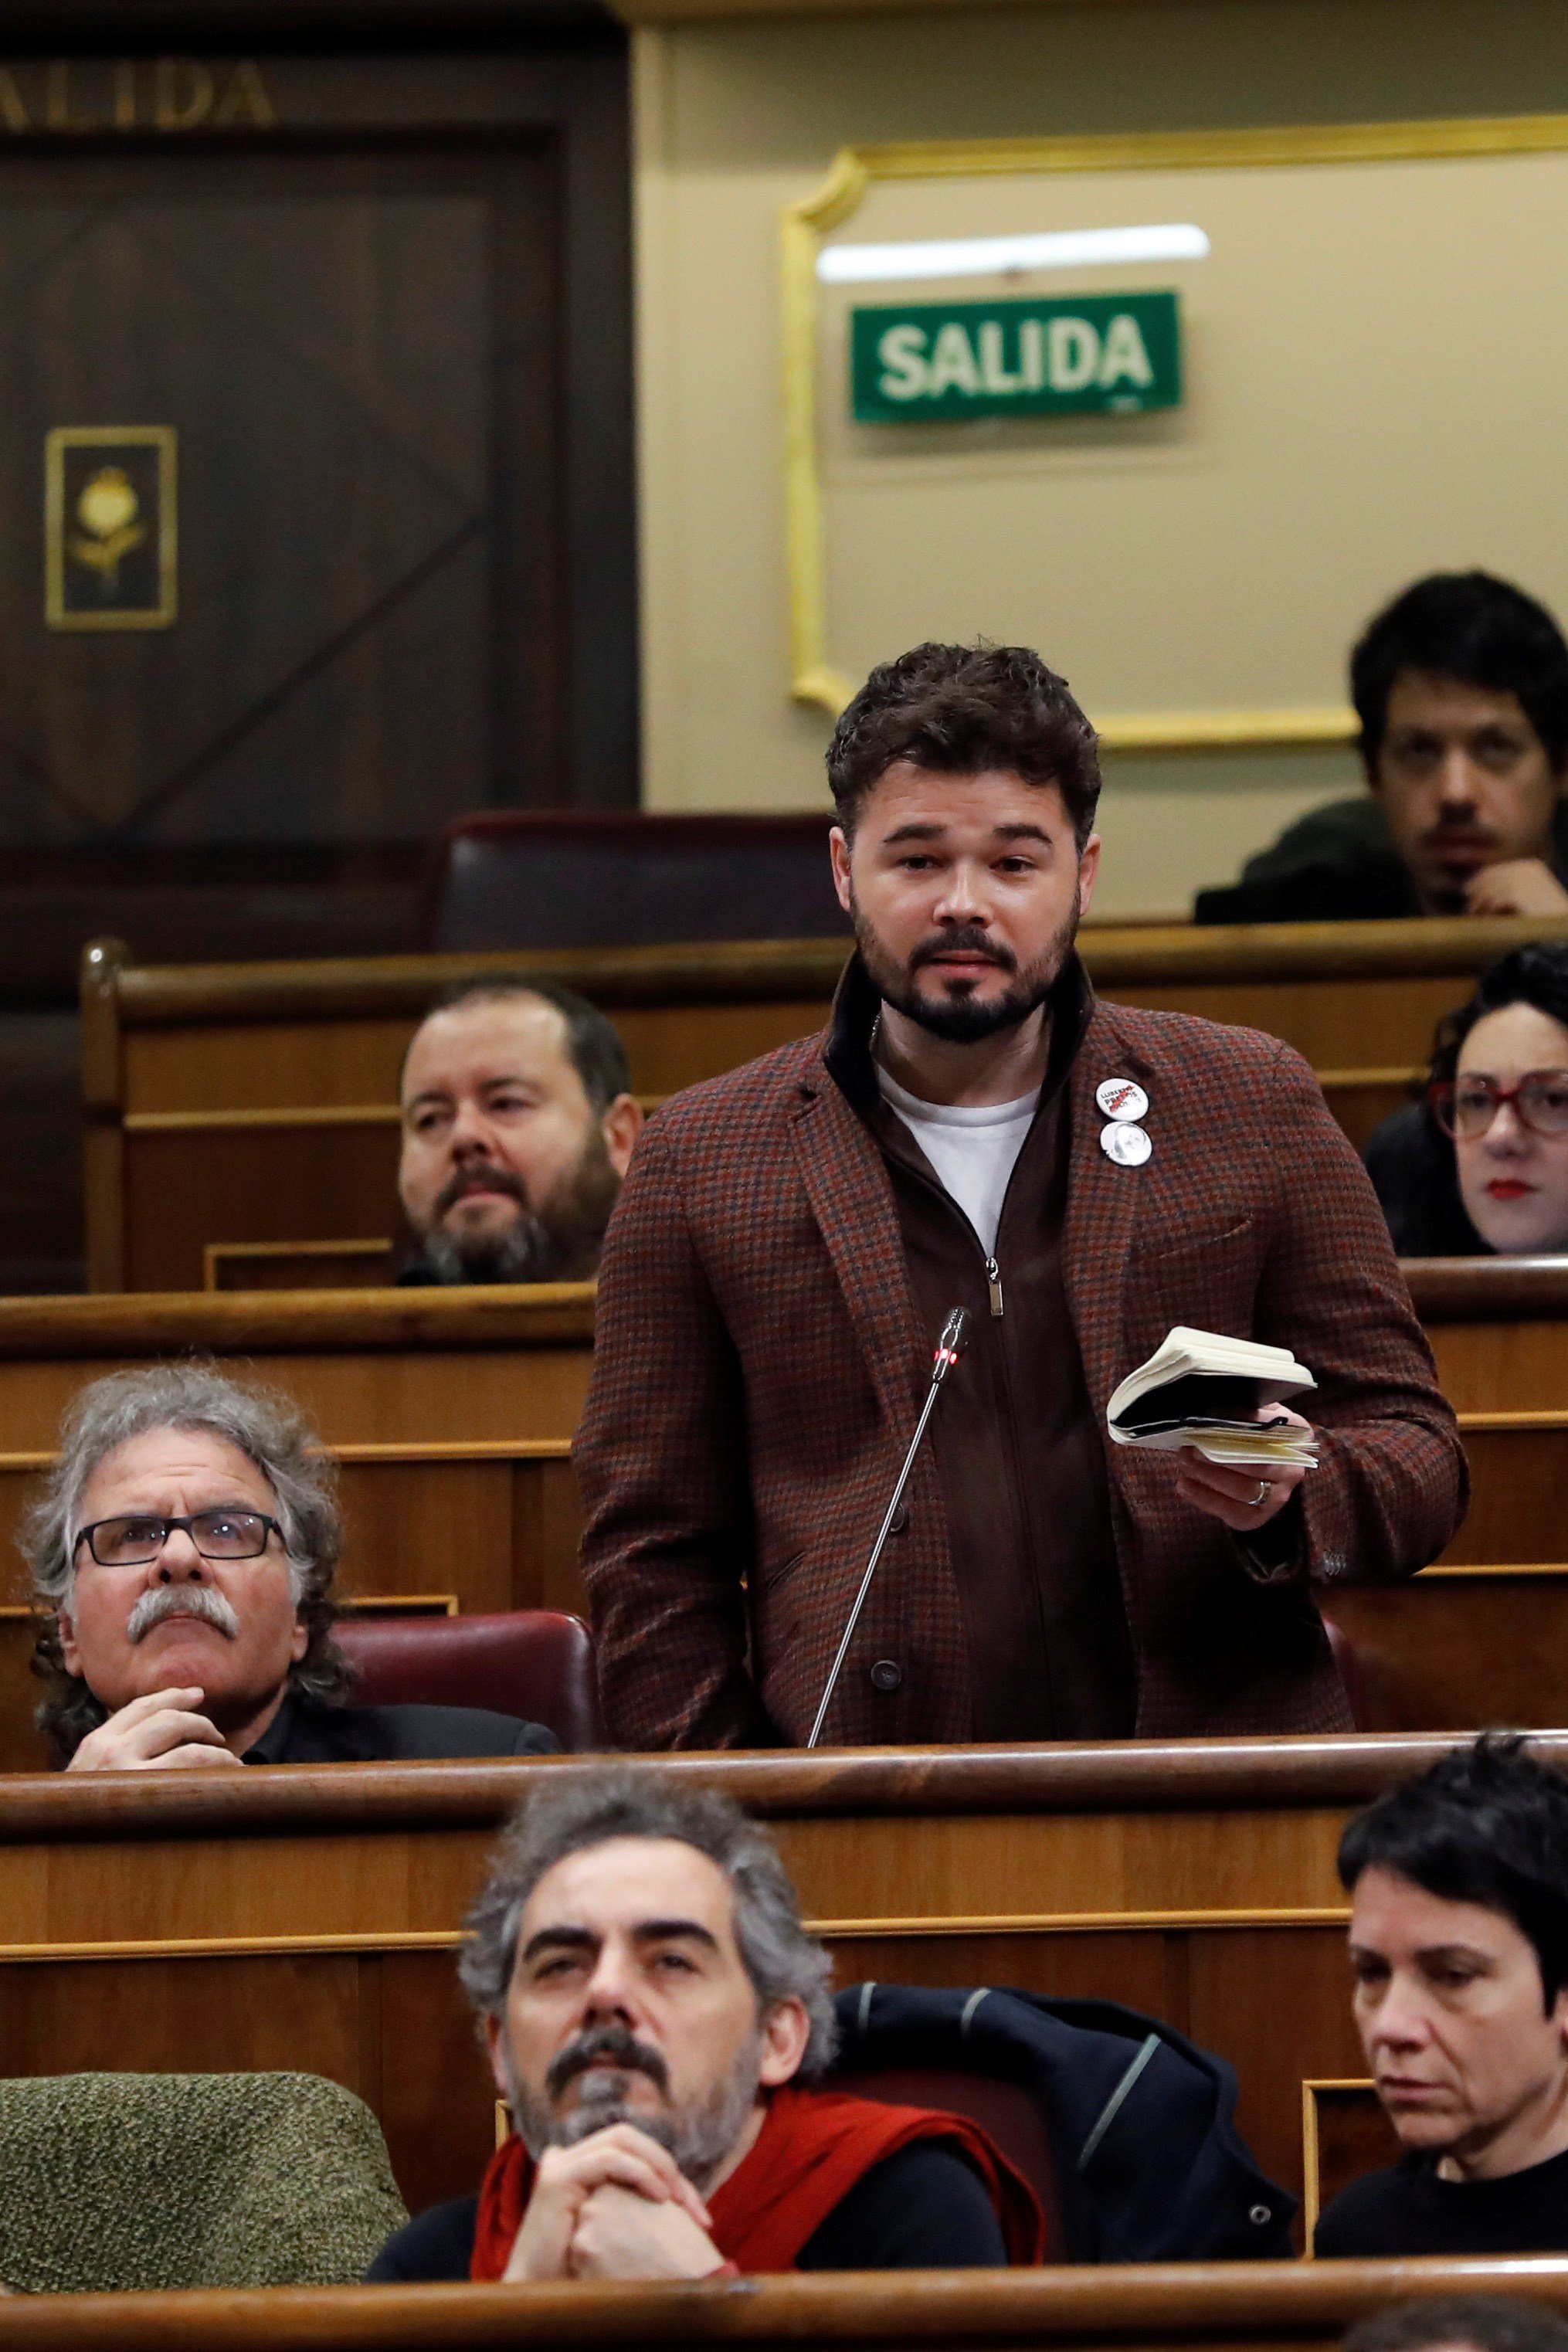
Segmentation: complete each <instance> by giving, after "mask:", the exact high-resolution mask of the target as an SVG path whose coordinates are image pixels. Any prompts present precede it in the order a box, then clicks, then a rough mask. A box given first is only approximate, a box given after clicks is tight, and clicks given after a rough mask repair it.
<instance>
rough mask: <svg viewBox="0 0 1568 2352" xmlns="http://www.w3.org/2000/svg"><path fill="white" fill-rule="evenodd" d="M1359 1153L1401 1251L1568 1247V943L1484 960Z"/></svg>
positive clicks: (1532, 1251) (1547, 1251)
mask: <svg viewBox="0 0 1568 2352" xmlns="http://www.w3.org/2000/svg"><path fill="white" fill-rule="evenodd" d="M1366 1164H1367V1168H1368V1170H1369V1171H1370V1172H1371V1176H1372V1181H1373V1184H1374V1185H1375V1186H1376V1188H1377V1195H1378V1198H1379V1200H1380V1201H1381V1202H1382V1203H1383V1209H1384V1215H1385V1216H1386V1217H1387V1219H1388V1223H1389V1230H1390V1232H1391V1233H1392V1234H1393V1235H1394V1246H1395V1248H1396V1249H1397V1250H1398V1252H1399V1254H1400V1255H1401V1257H1464V1256H1475V1255H1485V1254H1486V1253H1487V1252H1489V1251H1495V1252H1496V1253H1497V1254H1498V1255H1500V1256H1532V1255H1555V1254H1559V1253H1568V946H1563V947H1555V946H1545V945H1536V946H1532V947H1527V948H1515V949H1513V950H1512V951H1511V952H1510V954H1508V955H1505V956H1500V958H1499V959H1498V961H1497V962H1496V963H1494V964H1491V965H1489V967H1488V969H1487V970H1486V971H1484V972H1483V973H1482V974H1481V977H1480V981H1479V984H1478V986H1477V989H1476V992H1475V994H1474V996H1472V997H1471V999H1470V1001H1469V1003H1468V1004H1466V1005H1463V1006H1461V1008H1460V1009H1459V1011H1458V1012H1457V1013H1449V1014H1447V1017H1446V1018H1445V1019H1444V1020H1443V1021H1441V1022H1440V1023H1439V1024H1438V1027H1437V1035H1436V1046H1435V1050H1434V1052H1433V1055H1432V1067H1431V1072H1430V1076H1429V1080H1428V1083H1427V1086H1426V1093H1425V1097H1424V1099H1423V1100H1422V1101H1421V1102H1420V1103H1419V1104H1415V1105H1412V1106H1411V1108H1408V1109H1406V1110H1402V1111H1396V1112H1395V1113H1394V1117H1393V1118H1387V1119H1384V1123H1383V1125H1382V1126H1381V1127H1380V1128H1379V1129H1378V1130H1377V1132H1376V1134H1375V1135H1374V1136H1373V1139H1372V1141H1371V1142H1370V1143H1369V1144H1368V1146H1367V1150H1366Z"/></svg>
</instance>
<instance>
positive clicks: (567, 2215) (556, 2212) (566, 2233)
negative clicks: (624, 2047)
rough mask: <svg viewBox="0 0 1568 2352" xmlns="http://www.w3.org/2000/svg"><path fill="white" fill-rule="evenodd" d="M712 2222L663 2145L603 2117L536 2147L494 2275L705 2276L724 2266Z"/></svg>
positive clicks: (509, 2280)
mask: <svg viewBox="0 0 1568 2352" xmlns="http://www.w3.org/2000/svg"><path fill="white" fill-rule="evenodd" d="M711 2228H712V2223H711V2221H710V2218H709V2213H708V2208H707V2206H706V2205H704V2203H703V2202H702V2200H701V2198H700V2197H699V2195H698V2194H697V2191H696V2189H693V2187H692V2186H691V2183H690V2181H689V2180H688V2179H687V2178H686V2175H685V2174H684V2173H683V2172H682V2171H681V2169H680V2168H679V2165H678V2164H677V2163H676V2161H675V2158H673V2157H672V2156H671V2155H670V2154H669V2151H668V2148H663V2147H660V2146H659V2145H658V2141H657V2140H654V2139H650V2138H649V2137H648V2136H647V2133H646V2132H641V2131H638V2129H637V2126H636V2125H635V2124H608V2125H606V2126H605V2129H604V2130H603V2131H596V2132H595V2133H594V2134H593V2135H592V2136H591V2137H589V2138H587V2139H585V2140H583V2141H580V2142H579V2144H578V2146H577V2147H550V2148H546V2149H545V2151H544V2154H543V2155H542V2157H541V2158H540V2159H539V2165H538V2168H537V2170H536V2171H535V2173H534V2177H533V2193H532V2195H531V2197H530V2199H529V2200H528V2210H527V2211H526V2213H524V2215H523V2217H522V2225H521V2228H520V2230H519V2231H518V2233H517V2236H516V2238H515V2239H514V2240H513V2241H512V2249H511V2255H510V2260H509V2261H508V2263H507V2266H506V2269H505V2271H504V2272H503V2273H502V2278H503V2280H504V2281H506V2282H507V2283H509V2284H515V2283H516V2282H517V2281H519V2280H521V2279H563V2278H578V2279H581V2278H645V2279H656V2278H670V2279H682V2278H684V2279H698V2278H710V2277H711V2276H712V2274H713V2273H714V2272H715V2271H721V2270H723V2269H724V2268H725V2267H726V2264H725V2261H724V2257H723V2255H722V2254H721V2252H719V2249H718V2247H717V2246H716V2245H715V2244H714V2243H713V2240H712V2238H711V2236H710V2230H711Z"/></svg>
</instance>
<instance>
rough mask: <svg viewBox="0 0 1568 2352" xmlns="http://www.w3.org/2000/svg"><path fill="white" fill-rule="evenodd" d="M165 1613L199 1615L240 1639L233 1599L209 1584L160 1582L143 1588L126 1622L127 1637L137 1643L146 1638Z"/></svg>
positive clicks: (203, 1619)
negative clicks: (151, 1586)
mask: <svg viewBox="0 0 1568 2352" xmlns="http://www.w3.org/2000/svg"><path fill="white" fill-rule="evenodd" d="M165 1617H199V1618H201V1619H202V1621H203V1622H204V1623H205V1624H208V1625H216V1627H217V1630H218V1632H219V1633H222V1634H225V1635H226V1637H227V1639H228V1640H229V1641H231V1642H237V1641H238V1639H239V1619H238V1617H237V1615H236V1613H235V1609H234V1604H233V1603H232V1601H226V1600H225V1599H224V1597H223V1594H222V1593H221V1592H215V1591H213V1590H212V1588H211V1586H210V1585H206V1584H157V1585H154V1586H153V1590H152V1591H151V1592H144V1593H143V1594H142V1598H141V1600H140V1601H138V1602H137V1603H136V1606H135V1608H134V1609H133V1610H132V1612H131V1614H130V1616H129V1617H128V1618H127V1620H126V1622H125V1637H126V1640H127V1641H129V1642H131V1643H137V1642H142V1641H145V1639H146V1637H147V1635H148V1634H149V1633H151V1632H152V1631H153V1626H154V1625H161V1624H162V1623H163V1620H164V1618H165Z"/></svg>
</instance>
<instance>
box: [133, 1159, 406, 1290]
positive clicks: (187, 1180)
mask: <svg viewBox="0 0 1568 2352" xmlns="http://www.w3.org/2000/svg"><path fill="white" fill-rule="evenodd" d="M402 1224H403V1212H402V1209H401V1207H400V1206H399V1203H398V1199H397V1131H396V1129H395V1128H389V1127H386V1126H376V1127H346V1128H282V1129H265V1130H261V1131H260V1132H256V1131H253V1130H249V1129H241V1130H239V1131H238V1132H237V1133H224V1132H222V1131H219V1132H216V1133H214V1132H210V1131H207V1132H200V1133H197V1134H195V1135H191V1134H184V1133H181V1132H179V1131H177V1130H176V1131H175V1132H174V1133H168V1132H158V1133H153V1134H151V1135H148V1134H142V1133H134V1134H132V1135H129V1136H128V1137H127V1138H126V1152H125V1287H126V1288H127V1289H128V1290H200V1289H202V1288H204V1287H205V1273H206V1269H205V1259H204V1251H205V1247H206V1245H207V1244H210V1243H214V1242H218V1243H227V1244H234V1243H241V1242H289V1243H299V1242H301V1241H309V1240H312V1239H315V1238H318V1237H320V1238H321V1239H328V1238H331V1236H333V1235H336V1234H363V1235H367V1236H369V1235H374V1234H385V1233H388V1232H397V1231H401V1230H402Z"/></svg>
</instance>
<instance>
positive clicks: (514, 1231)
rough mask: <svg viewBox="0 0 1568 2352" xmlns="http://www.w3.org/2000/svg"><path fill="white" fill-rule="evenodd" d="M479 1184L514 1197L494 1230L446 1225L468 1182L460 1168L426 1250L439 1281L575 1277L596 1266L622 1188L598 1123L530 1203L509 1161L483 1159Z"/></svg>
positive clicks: (440, 1202) (445, 1192) (442, 1197)
mask: <svg viewBox="0 0 1568 2352" xmlns="http://www.w3.org/2000/svg"><path fill="white" fill-rule="evenodd" d="M484 1180H485V1189H486V1191H487V1192H504V1193H506V1194H507V1195H508V1196H509V1197H510V1200H511V1201H512V1202H514V1203H515V1213H514V1214H513V1216H512V1219H511V1222H510V1224H508V1225H507V1226H506V1228H505V1229H504V1231H502V1232H500V1233H499V1234H468V1235H465V1234H454V1233H450V1232H448V1230H447V1226H446V1224H445V1223H444V1222H443V1221H444V1219H445V1218H446V1215H447V1211H448V1210H449V1209H451V1208H452V1207H454V1206H455V1204H456V1203H457V1202H458V1201H460V1200H461V1199H462V1198H463V1195H464V1194H465V1192H468V1191H470V1190H471V1189H472V1179H471V1174H470V1171H468V1170H464V1169H460V1170H459V1171H458V1173H457V1175H455V1176H454V1177H453V1178H452V1179H451V1181H450V1182H449V1183H447V1185H445V1186H444V1187H443V1189H442V1191H441V1192H440V1193H439V1194H438V1195H437V1201H436V1206H435V1210H434V1212H433V1213H432V1221H431V1225H430V1230H429V1232H428V1233H427V1234H425V1235H424V1237H423V1239H424V1248H425V1255H426V1257H427V1258H428V1260H429V1262H430V1264H431V1265H432V1266H434V1268H435V1270H436V1273H437V1276H438V1277H439V1279H440V1280H441V1281H442V1282H451V1283H462V1282H576V1281H581V1280H584V1279H585V1278H586V1277H587V1276H589V1275H592V1274H594V1273H595V1272H596V1271H597V1270H598V1264H599V1252H600V1249H601V1247H602V1246H603V1244H604V1239H605V1226H606V1225H607V1224H608V1223H609V1222H610V1211H611V1210H612V1209H613V1208H614V1207H615V1205H616V1193H617V1192H619V1191H620V1189H621V1180H620V1178H619V1177H618V1176H617V1175H616V1171H615V1167H614V1164H613V1162H612V1161H611V1159H610V1150H609V1146H608V1145H607V1144H606V1142H605V1138H604V1135H603V1132H602V1131H601V1129H599V1128H598V1127H597V1126H595V1127H594V1128H592V1129H590V1130H589V1134H588V1139H587V1141H586V1142H585V1143H584V1146H583V1151H582V1156H581V1157H580V1159H579V1160H578V1161H577V1164H576V1166H575V1167H574V1168H571V1169H569V1170H568V1171H567V1172H566V1174H565V1175H564V1176H563V1177H562V1178H561V1179H560V1181H559V1182H558V1183H557V1184H556V1185H555V1186H554V1188H553V1190H552V1191H551V1192H549V1193H547V1194H546V1196H545V1198H544V1199H543V1200H542V1202H540V1204H539V1207H538V1208H537V1209H534V1208H532V1207H531V1206H530V1203H529V1198H528V1191H527V1187H526V1186H525V1185H524V1183H523V1181H522V1179H521V1176H518V1175H515V1174H514V1173H513V1171H511V1170H510V1168H498V1167H496V1166H494V1165H492V1164H489V1163H487V1165H486V1167H485V1171H484Z"/></svg>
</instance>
